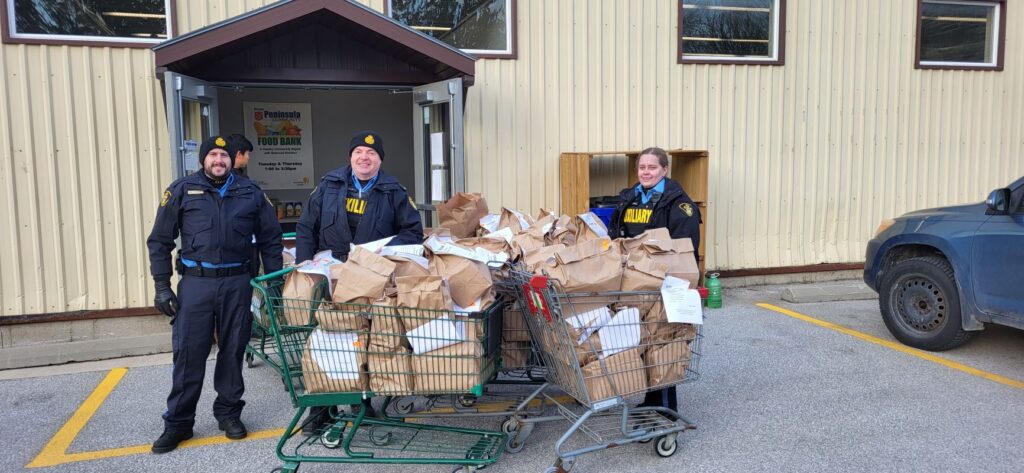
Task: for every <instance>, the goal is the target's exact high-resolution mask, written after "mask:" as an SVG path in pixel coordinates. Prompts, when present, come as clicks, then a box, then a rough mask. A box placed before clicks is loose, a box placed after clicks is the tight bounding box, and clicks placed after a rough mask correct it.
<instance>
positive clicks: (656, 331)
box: [640, 301, 697, 346]
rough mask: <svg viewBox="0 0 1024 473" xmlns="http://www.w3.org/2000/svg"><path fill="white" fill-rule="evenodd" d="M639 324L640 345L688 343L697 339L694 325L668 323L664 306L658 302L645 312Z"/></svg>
mask: <svg viewBox="0 0 1024 473" xmlns="http://www.w3.org/2000/svg"><path fill="white" fill-rule="evenodd" d="M641 324H642V325H643V327H642V329H641V330H640V343H641V345H644V346H647V345H651V344H654V343H658V342H667V341H670V340H677V339H682V340H687V341H690V340H693V339H695V338H697V326H696V325H693V324H678V323H669V322H668V314H666V313H665V305H664V304H663V303H662V302H660V301H659V302H657V303H655V304H654V305H653V306H652V307H651V309H650V310H648V311H647V313H646V314H645V315H644V316H643V322H642V323H641Z"/></svg>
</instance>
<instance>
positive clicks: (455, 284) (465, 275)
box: [430, 255, 493, 307]
mask: <svg viewBox="0 0 1024 473" xmlns="http://www.w3.org/2000/svg"><path fill="white" fill-rule="evenodd" d="M430 265H431V269H432V270H431V272H432V273H433V274H437V275H439V276H441V277H443V278H444V279H445V280H446V281H448V287H449V289H450V290H451V295H452V300H453V301H455V303H456V304H458V305H459V306H462V307H468V306H471V305H473V303H475V302H476V301H477V299H479V298H481V297H483V295H484V294H486V293H487V291H488V290H489V289H490V288H491V286H493V282H492V281H491V270H490V269H488V268H487V265H486V264H484V263H481V262H479V261H474V260H470V259H466V258H463V257H460V256H455V255H432V256H431V257H430Z"/></svg>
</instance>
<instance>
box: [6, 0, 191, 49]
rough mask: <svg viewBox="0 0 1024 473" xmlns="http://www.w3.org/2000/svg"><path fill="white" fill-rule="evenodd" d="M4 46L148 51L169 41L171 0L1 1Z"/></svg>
mask: <svg viewBox="0 0 1024 473" xmlns="http://www.w3.org/2000/svg"><path fill="white" fill-rule="evenodd" d="M0 1H2V2H3V3H2V5H3V13H4V15H3V16H4V18H3V19H4V22H3V28H4V29H3V32H4V42H7V43H35V44H103V45H107V44H121V45H127V46H133V45H134V46H139V47H149V46H152V45H153V44H155V43H159V42H161V41H163V40H165V39H167V38H168V37H169V36H170V32H171V31H172V28H171V12H172V11H173V0H0Z"/></svg>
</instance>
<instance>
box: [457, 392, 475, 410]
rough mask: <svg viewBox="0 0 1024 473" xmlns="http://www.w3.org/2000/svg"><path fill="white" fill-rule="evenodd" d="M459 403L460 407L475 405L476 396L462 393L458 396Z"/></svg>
mask: <svg viewBox="0 0 1024 473" xmlns="http://www.w3.org/2000/svg"><path fill="white" fill-rule="evenodd" d="M459 405H460V406H462V407H473V406H474V405H476V396H474V395H472V394H463V395H461V396H459Z"/></svg>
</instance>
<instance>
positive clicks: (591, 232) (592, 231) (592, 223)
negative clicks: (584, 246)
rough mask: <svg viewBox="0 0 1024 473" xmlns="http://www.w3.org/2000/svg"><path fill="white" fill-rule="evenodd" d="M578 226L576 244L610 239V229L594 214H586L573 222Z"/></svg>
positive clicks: (582, 214)
mask: <svg viewBox="0 0 1024 473" xmlns="http://www.w3.org/2000/svg"><path fill="white" fill-rule="evenodd" d="M573 224H574V225H576V244H580V243H583V242H586V241H590V240H597V239H600V238H608V227H606V226H605V225H604V222H602V221H601V219H600V218H598V216H597V215H595V214H594V213H593V212H584V213H581V214H579V215H577V216H576V218H575V219H574V220H573Z"/></svg>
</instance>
